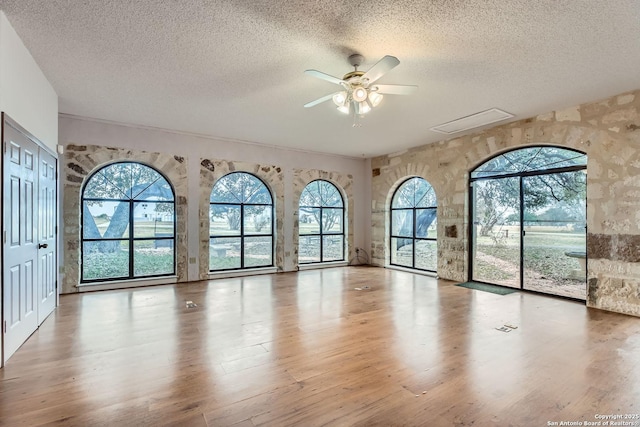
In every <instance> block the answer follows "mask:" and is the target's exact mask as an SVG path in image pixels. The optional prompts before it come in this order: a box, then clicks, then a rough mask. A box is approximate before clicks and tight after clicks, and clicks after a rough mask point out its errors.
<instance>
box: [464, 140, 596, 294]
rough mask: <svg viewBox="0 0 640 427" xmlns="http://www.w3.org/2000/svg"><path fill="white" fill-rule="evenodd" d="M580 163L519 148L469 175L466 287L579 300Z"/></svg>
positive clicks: (554, 152)
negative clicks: (469, 283)
mask: <svg viewBox="0 0 640 427" xmlns="http://www.w3.org/2000/svg"><path fill="white" fill-rule="evenodd" d="M586 189H587V156H586V155H585V154H583V153H580V152H577V151H574V150H570V149H566V148H560V147H552V146H534V147H526V148H521V149H517V150H513V151H509V152H506V153H502V154H500V155H498V156H496V157H493V158H491V159H489V160H487V161H486V162H485V163H483V164H481V165H480V166H478V167H477V168H476V169H474V170H473V171H472V172H471V197H470V203H471V212H470V215H471V220H472V224H471V251H470V258H471V259H470V267H471V274H470V279H471V280H475V281H479V282H486V283H492V284H496V285H501V286H508V287H512V288H520V289H526V290H530V291H535V292H541V293H546V294H553V295H559V296H564V297H569V298H575V299H581V300H586V276H587V269H586V266H587V262H586V259H587V253H586V252H587V251H586V223H587V222H586V193H587V191H586Z"/></svg>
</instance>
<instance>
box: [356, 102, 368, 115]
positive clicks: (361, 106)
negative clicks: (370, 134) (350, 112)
mask: <svg viewBox="0 0 640 427" xmlns="http://www.w3.org/2000/svg"><path fill="white" fill-rule="evenodd" d="M356 105H357V106H358V107H357V108H358V109H357V111H358V114H367V113H368V112H369V111H371V107H369V104H367V103H366V102H364V101H363V102H358V103H357V104H356Z"/></svg>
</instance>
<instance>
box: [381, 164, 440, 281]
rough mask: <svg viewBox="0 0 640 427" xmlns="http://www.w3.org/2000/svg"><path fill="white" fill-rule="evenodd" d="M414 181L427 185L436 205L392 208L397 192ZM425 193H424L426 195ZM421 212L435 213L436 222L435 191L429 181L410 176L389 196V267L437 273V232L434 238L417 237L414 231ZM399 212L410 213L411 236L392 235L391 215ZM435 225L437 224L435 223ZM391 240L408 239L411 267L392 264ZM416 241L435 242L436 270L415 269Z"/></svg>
mask: <svg viewBox="0 0 640 427" xmlns="http://www.w3.org/2000/svg"><path fill="white" fill-rule="evenodd" d="M415 179H419V180H422V181H424V183H425V184H427V185H428V186H429V188H430V189H431V190H433V193H434V195H436V204H435V205H434V206H425V207H416V206H415V205H416V204H418V203H414V206H413V207H400V208H395V207H393V205H394V201H395V199H396V196H397V195H398V192H399V191H400V189H401V188H403V187H404V186H405V185H406V184H407V183H408V182H410V181H412V180H415ZM426 194H427V193H425V195H426ZM419 210H420V211H423V210H433V211H435V217H434V218H435V220H436V221H437V220H438V203H437V194H436V192H435V189H434V188H433V186H432V185H431V184H430V183H429V181H427V180H426V179H424V178H422V177H419V176H412V177H410V178H407V179H405V180H404V181H402V183H400V185H398V187H397V188H396V189H395V190H394V192H393V195H392V196H391V203H390V206H389V265H392V266H396V267H402V268H410V269H413V270H420V271H427V272H430V273H437V241H438V236H437V232H436V237H418V236H417V230H416V224H417V221H416V219H417V211H419ZM399 211H405V212H407V211H410V212H411V220H412V230H411V236H403V235H400V234H394V233H393V231H394V230H393V224H394V222H393V220H394V218H393V214H394V212H399ZM436 224H437V222H436ZM393 239H409V240H411V241H412V243H411V244H412V246H413V247H412V249H411V266H407V265H403V264H397V263H394V257H393V253H394V251H393V249H392V248H393ZM418 241H431V242H436V269H434V270H431V269H426V268H420V267H416V243H417V242H418Z"/></svg>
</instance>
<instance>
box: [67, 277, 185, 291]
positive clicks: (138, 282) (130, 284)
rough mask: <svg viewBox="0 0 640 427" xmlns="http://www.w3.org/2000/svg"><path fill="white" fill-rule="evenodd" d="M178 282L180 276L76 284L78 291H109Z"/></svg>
mask: <svg viewBox="0 0 640 427" xmlns="http://www.w3.org/2000/svg"><path fill="white" fill-rule="evenodd" d="M177 282H178V276H162V277H147V278H142V279H127V280H113V281H109V282H88V283H80V284H78V285H76V288H78V292H92V291H108V290H111V289H127V288H139V287H142V286H154V285H168V284H172V283H177Z"/></svg>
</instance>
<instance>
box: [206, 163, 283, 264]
mask: <svg viewBox="0 0 640 427" xmlns="http://www.w3.org/2000/svg"><path fill="white" fill-rule="evenodd" d="M234 174H244V175H249V176H251V177H252V178H255V179H256V180H258V181H259V182H260V183H261V184H262V185H263V186H264V188H265V189H266V190H267V192H268V194H269V197H270V198H271V203H244V202H242V203H234V202H228V201H225V202H212V201H211V195H212V194H213V190H214V189H215V188H216V185H217V184H218V183H219V182H220V181H221V180H222V179H223V178H226V177H228V176H230V175H234ZM212 205H217V206H239V207H240V224H239V225H240V233H239V234H238V235H229V234H217V235H216V234H212V233H211V227H209V251H211V239H223V238H229V239H230V238H236V239H240V267H229V268H220V269H215V270H214V269H212V268H211V253H209V274H215V273H220V272H225V271H238V270H247V269H254V268H270V267H273V266H274V265H275V247H274V246H275V214H276V211H275V205H274V202H273V193H272V192H271V189H270V188H269V186H268V185H267V184H266V183H265V182H264V181H263V180H262V179H261V178H260V177H259V176H256V175H254V174H252V173H250V172H245V171H233V172H229V173H227V174H225V175H223V176H221V177H220V178H218V179H217V180H216V182H215V183H214V184H213V187H211V193H209V216H208V219H209V224H211V206H212ZM245 206H271V232H270V233H269V234H267V233H251V234H245V232H244V226H245V224H244V223H245V216H244V212H245ZM247 237H248V238H252V237H270V238H271V244H270V248H271V263H270V264H268V265H257V266H248V267H247V266H245V259H244V258H245V244H244V242H245V238H247Z"/></svg>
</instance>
